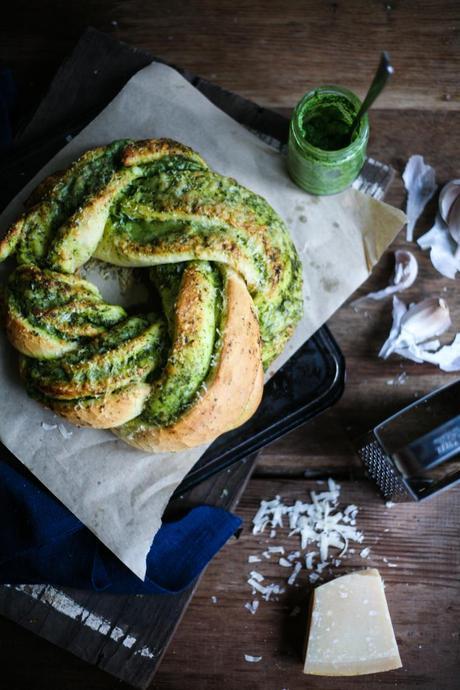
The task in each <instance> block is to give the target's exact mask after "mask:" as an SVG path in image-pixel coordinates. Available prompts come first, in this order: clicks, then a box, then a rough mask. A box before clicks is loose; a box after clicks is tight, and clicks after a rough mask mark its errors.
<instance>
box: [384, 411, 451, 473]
mask: <svg viewBox="0 0 460 690" xmlns="http://www.w3.org/2000/svg"><path fill="white" fill-rule="evenodd" d="M457 453H460V415H457V416H456V417H453V418H452V419H449V421H447V422H445V423H444V424H441V425H440V426H438V427H436V428H435V429H433V430H432V431H430V432H429V433H427V434H424V436H421V437H420V438H418V439H416V440H415V441H412V443H409V444H408V445H407V446H405V447H404V448H402V449H401V450H399V451H397V452H396V453H395V454H394V459H395V462H396V464H397V465H398V468H399V470H400V471H401V472H402V473H403V475H404V476H405V477H410V476H416V475H417V474H419V473H420V472H421V471H422V472H423V471H426V470H430V469H432V468H434V467H437V466H438V465H441V464H442V463H443V462H445V461H446V460H449V459H450V458H452V457H453V456H454V455H456V454H457Z"/></svg>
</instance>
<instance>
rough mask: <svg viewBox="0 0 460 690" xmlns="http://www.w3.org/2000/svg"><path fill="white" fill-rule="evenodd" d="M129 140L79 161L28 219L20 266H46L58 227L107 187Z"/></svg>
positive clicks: (20, 254)
mask: <svg viewBox="0 0 460 690" xmlns="http://www.w3.org/2000/svg"><path fill="white" fill-rule="evenodd" d="M126 144H127V141H115V142H113V143H112V144H110V145H109V146H107V147H105V148H104V149H102V150H98V151H96V152H94V153H92V152H89V153H88V154H87V155H86V156H84V157H83V160H82V159H79V160H78V161H76V162H75V163H74V164H73V165H72V166H71V167H70V168H69V169H68V170H67V171H66V172H65V173H64V175H63V176H62V178H61V179H60V180H59V181H58V182H57V183H56V185H55V186H53V187H52V189H51V193H48V194H47V195H46V196H45V199H44V200H42V202H41V203H40V204H38V205H37V206H35V207H33V208H32V209H31V210H30V211H29V212H28V213H27V214H26V219H25V227H24V230H23V233H22V237H21V239H20V241H19V244H18V247H17V250H16V256H17V259H18V262H19V263H26V264H27V263H35V264H38V265H40V266H43V265H46V258H47V251H48V247H49V244H50V242H51V241H52V240H53V239H54V236H55V234H56V232H57V231H58V229H59V227H60V226H61V225H62V224H63V223H64V222H65V221H66V220H67V219H68V218H69V216H71V215H72V214H73V213H74V212H75V211H76V210H77V209H78V208H79V207H80V206H81V205H82V204H84V202H85V200H86V199H87V198H88V197H90V196H91V195H93V194H95V193H96V192H97V191H98V190H99V189H101V188H102V187H104V186H105V185H106V184H107V182H108V181H109V180H110V178H111V176H112V174H113V172H114V170H115V169H116V168H117V166H118V165H119V161H120V153H121V151H122V149H123V148H124V147H125V146H126Z"/></svg>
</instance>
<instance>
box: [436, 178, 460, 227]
mask: <svg viewBox="0 0 460 690" xmlns="http://www.w3.org/2000/svg"><path fill="white" fill-rule="evenodd" d="M459 195H460V180H451V181H450V182H448V183H447V184H445V185H444V187H443V188H442V189H441V192H440V194H439V212H440V214H441V217H442V219H443V221H444V222H446V223H447V218H448V217H449V211H450V209H451V207H452V204H453V203H454V201H455V200H456V199H457V197H458V196H459Z"/></svg>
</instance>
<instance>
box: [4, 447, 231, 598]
mask: <svg viewBox="0 0 460 690" xmlns="http://www.w3.org/2000/svg"><path fill="white" fill-rule="evenodd" d="M240 526H241V520H240V518H238V517H236V516H234V515H232V514H231V513H228V512H227V511H225V510H222V509H221V508H215V507H212V506H205V505H204V506H198V507H197V508H193V509H192V510H190V511H189V512H188V513H187V514H186V515H185V517H183V518H181V519H180V520H177V521H176V522H169V523H164V524H163V525H162V527H161V528H160V530H159V531H158V532H157V534H156V535H155V538H154V540H153V543H152V546H151V548H150V551H149V554H148V556H147V577H146V579H145V581H144V582H142V580H140V579H139V578H138V577H136V576H135V575H134V574H133V573H132V572H131V571H130V570H129V569H128V568H126V567H125V566H124V565H123V564H122V563H121V561H120V560H119V559H118V558H117V557H116V556H114V555H113V554H112V553H111V552H110V551H109V550H108V549H106V548H105V547H104V546H103V545H102V544H101V542H100V541H99V540H98V539H97V538H96V537H95V536H94V535H93V534H92V533H91V532H90V531H89V530H88V529H87V528H86V527H84V525H83V524H82V523H81V522H80V521H79V520H77V518H76V517H75V516H74V515H73V514H72V513H71V512H70V511H69V510H67V508H65V506H63V505H62V504H61V503H60V502H59V501H58V500H57V499H56V498H54V496H52V494H51V493H49V492H48V491H47V490H46V489H45V488H44V487H43V486H42V485H41V484H39V482H38V481H37V480H36V479H35V478H34V477H33V476H32V475H31V474H30V473H29V472H28V471H27V470H25V469H23V468H22V466H20V465H19V463H18V465H17V466H16V464H12V463H11V462H9V461H5V460H0V582H1V583H10V584H34V583H37V584H53V585H60V586H67V587H76V588H78V589H91V590H96V591H105V592H112V593H118V594H121V593H123V594H159V593H163V594H171V593H176V592H179V591H181V590H183V589H184V588H186V587H187V586H188V585H189V584H190V583H191V582H193V580H194V579H195V578H196V577H197V576H198V575H199V574H200V572H201V571H202V570H203V568H204V567H205V566H206V564H207V563H208V562H209V561H210V560H211V558H212V557H213V556H214V554H215V553H217V551H218V550H219V549H220V548H221V547H222V546H223V545H224V544H225V542H226V541H227V540H228V539H229V538H230V537H231V536H232V535H233V534H235V532H236V531H237V530H238V529H239V527H240Z"/></svg>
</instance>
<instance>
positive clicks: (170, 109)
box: [0, 63, 405, 578]
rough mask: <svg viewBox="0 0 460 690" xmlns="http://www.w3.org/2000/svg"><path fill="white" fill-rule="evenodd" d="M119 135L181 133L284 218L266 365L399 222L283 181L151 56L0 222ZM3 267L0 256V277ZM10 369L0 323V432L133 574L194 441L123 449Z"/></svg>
mask: <svg viewBox="0 0 460 690" xmlns="http://www.w3.org/2000/svg"><path fill="white" fill-rule="evenodd" d="M124 137H131V138H134V139H143V138H150V137H171V138H173V139H177V140H179V141H181V142H183V143H185V144H188V145H189V146H191V147H192V148H194V149H196V150H197V151H199V152H200V153H201V154H202V155H203V156H204V158H205V159H206V160H207V161H208V163H209V164H210V165H211V167H212V168H214V169H215V170H216V171H218V172H220V173H223V174H225V175H230V176H232V177H235V178H236V179H237V180H239V182H241V183H242V184H244V185H246V186H247V187H249V188H251V189H253V190H254V191H256V192H258V193H259V194H261V195H263V196H264V197H266V198H267V200H268V201H269V202H270V203H271V204H272V206H273V207H274V208H275V209H276V210H277V211H278V213H280V215H281V216H282V217H283V218H284V219H285V221H286V222H287V224H288V225H289V227H290V228H291V232H292V236H293V238H294V241H295V243H296V245H297V248H298V250H299V253H300V255H301V258H302V261H303V266H304V281H305V289H304V298H305V316H304V318H303V319H302V321H301V323H300V325H299V327H298V329H297V331H296V333H295V334H294V336H293V338H292V340H291V341H290V343H289V344H288V346H287V347H286V350H285V351H284V353H283V354H282V355H281V356H280V357H279V359H278V360H277V361H276V362H275V363H274V364H273V365H272V366H271V367H270V372H268V376H269V375H271V374H273V373H274V372H275V371H276V370H277V369H278V368H279V367H280V366H281V365H282V364H283V363H284V362H285V361H286V360H287V359H288V358H289V357H290V356H291V355H292V354H293V353H294V352H295V351H296V350H297V349H298V348H299V347H300V346H301V345H302V343H303V342H304V341H305V340H307V339H308V338H309V337H310V336H311V335H312V334H313V333H314V332H315V331H316V330H317V329H318V328H319V326H321V325H322V324H323V323H324V322H325V321H326V320H327V319H328V318H329V317H330V316H331V314H332V313H333V312H334V311H335V310H336V309H337V308H338V307H339V306H340V305H341V304H342V303H343V302H344V300H345V299H346V298H347V297H348V296H349V295H351V293H353V292H354V291H355V290H356V288H357V287H358V286H359V285H360V284H361V283H362V282H363V281H364V280H365V279H366V278H367V277H368V275H369V272H370V270H371V268H372V266H373V265H374V264H375V263H376V262H377V261H378V259H379V258H380V256H381V254H382V252H383V251H384V249H385V247H386V246H387V245H388V244H389V243H390V242H391V240H392V239H393V238H394V237H395V235H396V234H397V233H398V231H399V230H400V229H401V228H402V226H403V224H404V221H405V216H404V214H403V213H402V212H401V211H399V210H397V209H394V208H392V207H390V206H388V205H386V204H383V203H381V202H379V201H376V200H374V199H371V198H370V197H367V196H365V195H364V194H362V193H361V192H359V191H357V190H354V189H349V190H347V191H346V192H344V193H342V194H338V195H336V196H332V197H323V198H321V197H312V196H309V195H308V194H306V193H304V192H303V191H301V190H300V189H298V188H297V187H296V186H295V185H294V183H293V182H291V180H290V178H289V176H288V174H287V172H286V167H285V159H284V158H283V157H282V156H281V155H280V154H279V153H278V152H277V151H275V150H274V149H273V148H271V147H270V146H268V145H267V144H265V143H264V142H262V141H260V140H259V139H258V138H257V137H255V136H254V135H253V134H251V133H250V132H249V131H247V130H246V129H245V128H244V127H242V126H240V125H239V124H238V123H237V122H235V121H234V120H232V119H231V118H230V117H229V116H227V115H226V114H225V113H223V112H222V111H221V110H219V109H218V108H216V107H215V106H214V105H213V104H211V103H210V102H209V101H208V100H207V99H206V98H205V97H204V96H203V95H202V94H201V93H199V91H197V90H196V89H195V88H194V87H193V86H191V85H190V84H189V83H188V82H187V81H186V80H185V79H184V78H183V77H181V76H180V75H179V74H178V72H176V71H175V70H174V69H172V68H170V67H166V66H165V65H161V64H158V63H153V64H152V65H150V66H148V67H146V68H145V69H143V70H141V71H140V72H138V73H137V74H136V75H135V76H134V77H133V78H132V79H131V80H130V81H129V82H128V83H127V85H126V86H125V87H124V88H123V89H122V91H121V92H120V93H119V94H118V96H117V97H116V98H115V99H114V100H113V101H112V102H111V103H110V104H109V105H108V106H107V108H105V110H104V111H103V112H102V113H101V114H100V115H99V116H98V117H96V119H95V120H93V122H91V123H90V124H89V125H88V126H87V127H86V128H85V129H84V130H83V131H82V132H81V133H80V134H79V135H78V136H77V137H76V138H75V139H73V140H72V141H71V142H70V143H69V144H68V145H67V146H66V147H65V148H64V149H62V150H61V151H60V152H59V153H58V154H57V155H56V156H55V157H54V158H53V159H52V160H51V161H50V162H49V163H48V164H47V165H46V166H45V167H44V168H43V169H42V170H41V171H40V173H39V174H38V175H37V176H36V177H35V178H34V179H33V180H32V181H31V182H30V184H28V185H27V186H26V188H25V189H24V190H23V191H22V192H21V193H20V194H19V195H18V196H17V197H16V198H15V199H14V200H13V201H12V202H11V204H10V205H9V206H8V207H7V209H6V210H5V211H4V213H3V214H2V216H1V217H0V232H4V231H6V228H7V226H8V224H9V223H10V222H11V221H13V220H14V219H15V217H16V216H17V215H18V214H19V213H20V211H21V203H22V201H23V200H24V199H25V198H26V197H27V195H28V194H29V193H30V191H31V190H32V188H33V187H34V186H35V185H36V184H37V183H38V182H39V181H40V180H41V179H43V178H44V177H45V176H46V175H48V174H50V173H51V172H53V171H55V170H58V169H60V168H62V167H64V166H67V165H68V164H69V163H70V162H71V161H73V160H74V159H75V158H76V157H77V156H79V155H80V154H81V153H82V152H83V151H84V150H85V149H87V148H89V147H91V146H96V145H100V144H106V143H109V142H110V141H112V140H113V139H118V138H124ZM6 271H7V267H6V266H3V267H0V276H1V273H3V274H5V272H6ZM3 279H4V275H3ZM17 369H18V367H17V354H16V353H15V352H13V350H12V348H11V347H10V346H9V345H8V343H7V341H6V338H5V336H4V333H2V334H0V389H1V399H0V439H1V441H2V442H3V443H4V444H5V445H6V446H7V447H8V448H9V449H10V450H11V451H12V452H13V453H14V455H16V457H18V458H19V460H21V461H22V462H23V463H24V464H25V465H26V466H27V467H28V468H29V469H30V470H31V471H32V472H33V473H34V474H35V475H36V476H37V477H38V479H40V480H41V481H42V482H43V483H44V484H45V485H46V486H47V487H48V488H49V489H50V490H51V491H52V492H53V493H54V494H55V495H56V496H57V498H59V499H60V500H61V501H62V502H63V503H64V504H65V505H66V506H67V507H68V508H69V509H70V510H71V511H72V512H73V513H74V514H75V515H76V516H77V517H78V518H79V519H80V520H81V521H82V522H83V523H84V524H85V525H87V527H88V528H89V529H90V530H91V531H92V532H94V534H95V535H96V536H97V537H98V538H99V539H100V540H101V541H102V542H103V543H104V544H105V545H106V546H107V547H108V548H109V549H111V550H112V551H113V552H114V553H115V554H116V555H117V556H118V557H119V558H120V559H121V560H122V561H123V562H124V563H125V564H126V565H127V566H128V567H129V568H130V569H131V570H132V571H133V572H134V573H135V574H136V575H138V576H139V577H140V578H143V577H144V576H145V558H146V554H147V553H148V550H149V548H150V545H151V542H152V538H153V536H154V534H155V533H156V531H157V530H158V529H159V527H160V525H161V516H162V514H163V511H164V509H165V507H166V505H167V503H168V500H169V498H170V496H171V494H172V492H173V491H174V489H175V488H176V487H177V485H178V484H179V483H180V481H181V480H182V479H183V477H184V476H185V475H186V474H187V472H188V471H189V470H190V468H191V467H192V466H193V464H194V463H195V462H196V461H197V460H198V458H199V457H200V455H201V454H202V453H203V451H204V450H205V448H203V447H201V448H198V449H194V450H190V451H187V452H181V453H176V454H171V453H161V454H157V455H151V454H148V453H144V452H141V451H138V450H136V449H134V448H130V447H129V446H127V445H125V444H124V443H123V442H122V441H120V440H118V439H117V438H115V436H113V435H112V434H111V433H110V432H109V431H98V430H93V429H78V428H74V427H71V426H70V425H68V424H65V425H62V424H61V423H60V421H59V420H58V419H57V418H56V417H55V416H54V415H53V414H52V413H51V412H49V411H48V410H45V409H44V408H43V407H41V406H40V405H39V404H38V403H36V402H34V401H33V400H31V399H29V398H28V397H27V395H26V392H25V390H24V388H23V386H22V385H21V383H20V381H19V377H18V372H17ZM56 425H57V426H56ZM50 426H52V427H55V428H50ZM70 432H71V434H70Z"/></svg>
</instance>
